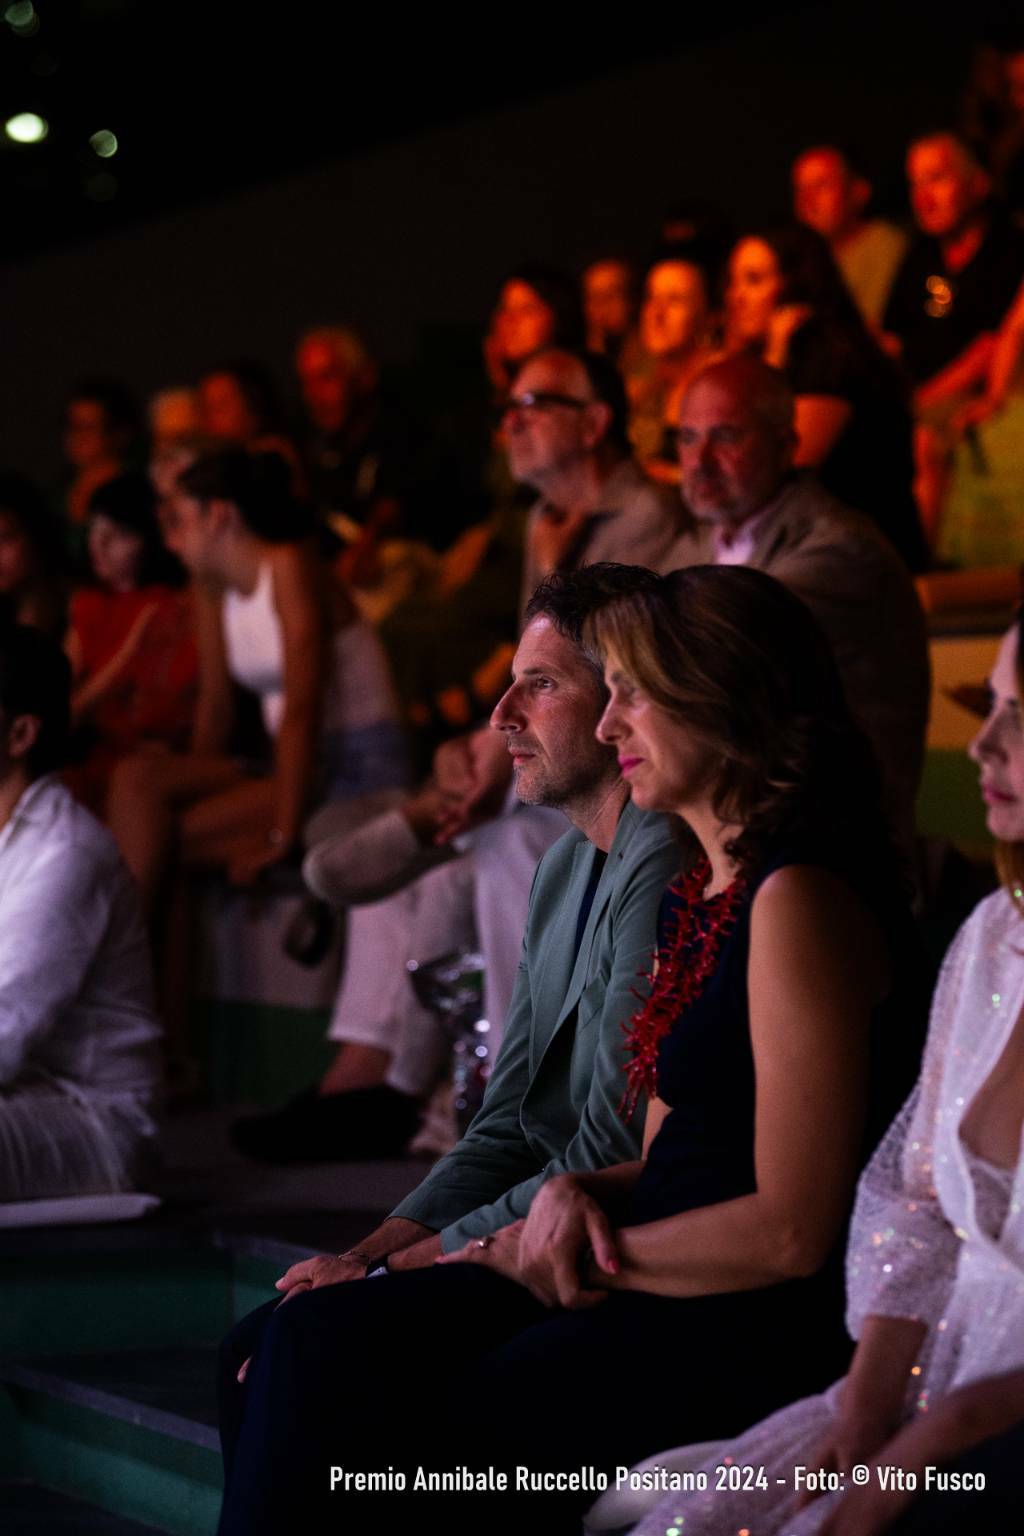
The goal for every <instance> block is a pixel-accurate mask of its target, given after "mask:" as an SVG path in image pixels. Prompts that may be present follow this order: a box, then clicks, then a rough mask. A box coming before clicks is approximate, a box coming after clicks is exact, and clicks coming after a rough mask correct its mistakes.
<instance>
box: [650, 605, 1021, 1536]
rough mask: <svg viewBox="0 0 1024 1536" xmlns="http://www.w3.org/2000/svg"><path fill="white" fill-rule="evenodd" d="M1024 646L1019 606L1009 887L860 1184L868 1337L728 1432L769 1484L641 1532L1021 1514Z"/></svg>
mask: <svg viewBox="0 0 1024 1536" xmlns="http://www.w3.org/2000/svg"><path fill="white" fill-rule="evenodd" d="M1020 643H1021V625H1020V623H1019V621H1018V623H1017V624H1016V625H1015V627H1014V629H1013V630H1012V631H1011V632H1010V634H1009V635H1007V637H1006V639H1005V640H1004V642H1003V645H1002V648H1001V649H1000V652H999V658H998V661H997V663H996V666H995V670H994V671H993V674H992V707H991V713H990V714H989V717H988V720H987V721H986V723H985V726H984V727H983V729H982V731H981V733H980V734H979V735H978V736H977V737H976V739H975V741H974V743H973V745H972V747H971V755H972V757H974V759H975V761H976V762H977V763H978V764H979V766H980V768H981V781H982V790H983V793H984V795H985V799H986V802H987V805H988V825H989V830H990V831H991V832H992V834H993V836H994V837H996V838H997V839H998V844H997V847H998V855H997V862H998V864H999V868H1000V872H1001V875H1002V879H1003V889H1002V890H1000V891H997V892H996V894H995V895H993V896H989V897H988V898H987V899H986V900H985V901H983V902H982V903H981V905H980V906H979V907H978V908H977V909H976V910H975V911H974V913H973V914H972V915H971V917H970V918H969V919H968V920H967V922H966V923H965V924H964V926H963V928H962V929H961V930H960V933H959V934H958V935H957V937H956V939H955V941H954V943H953V947H952V949H951V950H950V952H949V954H948V955H947V956H946V960H945V964H944V965H943V969H942V974H941V976H940V979H939V984H938V988H937V990H936V993H935V998H934V1001H933V1004H932V1014H931V1028H930V1031H929V1036H928V1045H927V1048H926V1051H925V1056H924V1063H923V1066H922V1070H921V1076H920V1080H919V1082H918V1085H917V1088H916V1089H915V1091H914V1093H913V1095H912V1097H911V1098H910V1100H909V1101H908V1103H907V1104H906V1105H905V1107H904V1108H903V1110H902V1111H901V1113H900V1114H899V1115H898V1117H897V1118H896V1120H895V1122H894V1124H893V1125H892V1127H891V1129H890V1130H889V1132H888V1134H887V1135H886V1137H885V1139H884V1140H883V1141H882V1143H881V1145H880V1147H879V1148H878V1150H877V1152H876V1153H875V1155H874V1157H873V1158H872V1160H871V1163H870V1165H869V1166H868V1168H867V1170H866V1171H865V1173H864V1175H863V1177H862V1178H861V1181H860V1188H859V1191H858V1198H857V1203H856V1207H855V1211H854V1217H853V1225H852V1229H851V1233H850V1241H849V1248H848V1252H847V1269H846V1273H847V1319H848V1323H849V1327H850V1331H851V1333H852V1334H853V1336H854V1338H856V1339H857V1348H856V1351H855V1353H854V1356H853V1360H852V1362H851V1365H850V1369H849V1371H848V1373H847V1375H846V1376H845V1377H844V1378H843V1380H841V1381H838V1382H836V1383H835V1385H834V1386H832V1387H830V1388H829V1390H828V1391H827V1392H825V1393H824V1394H823V1395H822V1396H820V1397H810V1398H805V1399H803V1400H802V1401H800V1402H795V1403H792V1404H791V1405H790V1406H789V1407H788V1408H783V1409H782V1410H781V1412H779V1413H777V1414H775V1415H774V1416H773V1417H772V1418H770V1419H767V1420H766V1421H765V1422H764V1423H761V1424H755V1426H754V1427H753V1428H752V1429H750V1430H748V1431H747V1433H746V1434H744V1435H741V1436H740V1438H739V1439H738V1440H735V1441H732V1442H730V1443H726V1444H724V1445H719V1446H717V1447H716V1449H715V1455H714V1458H713V1462H714V1464H715V1465H718V1464H720V1463H722V1462H723V1461H725V1460H726V1459H729V1460H731V1461H732V1462H734V1463H735V1464H736V1465H738V1466H743V1465H752V1466H758V1467H764V1468H765V1471H766V1473H767V1488H766V1489H765V1490H764V1491H762V1492H758V1491H757V1490H756V1489H750V1488H748V1489H746V1490H745V1491H743V1492H732V1493H730V1492H727V1491H725V1490H721V1489H720V1490H719V1491H717V1492H714V1493H712V1492H711V1491H709V1492H707V1493H706V1494H703V1495H697V1494H683V1495H680V1494H678V1493H673V1494H672V1496H671V1498H670V1499H668V1500H665V1501H662V1502H659V1504H658V1505H657V1506H656V1508H655V1509H653V1510H652V1511H651V1513H650V1514H649V1515H648V1516H647V1518H645V1519H644V1520H643V1521H642V1523H641V1524H640V1526H639V1527H637V1528H636V1532H635V1536H663V1533H664V1531H665V1529H666V1520H669V1521H670V1523H671V1524H673V1525H676V1526H678V1527H680V1528H682V1529H685V1530H686V1531H687V1532H689V1531H693V1532H694V1533H699V1536H732V1533H733V1532H735V1531H736V1530H737V1528H738V1527H740V1526H744V1525H746V1526H749V1527H750V1528H751V1529H752V1530H756V1531H757V1532H758V1533H759V1536H781V1533H782V1532H785V1536H809V1533H811V1532H814V1531H819V1530H821V1529H822V1528H823V1527H825V1526H827V1529H828V1531H829V1532H835V1533H836V1536H839V1533H840V1532H849V1533H850V1536H854V1533H856V1536H869V1533H873V1532H881V1531H882V1530H886V1531H889V1530H892V1531H893V1532H900V1533H906V1536H910V1533H911V1532H914V1533H918V1536H923V1533H926V1532H927V1533H928V1536H934V1533H953V1532H956V1533H957V1536H960V1533H961V1532H966V1531H970V1532H971V1536H988V1533H995V1532H1003V1531H1005V1530H1007V1529H1012V1527H1013V1524H1014V1523H1016V1520H1017V1517H1018V1515H1019V1509H1020V1457H1021V1450H1022V1447H1024V1257H1022V1254H1024V1248H1022V1244H1021V1226H1022V1217H1021V1204H1020V1200H1019V1198H1018V1194H1017V1191H1018V1189H1019V1181H1020V1170H1021V1157H1020V1142H1021V1117H1022V1115H1024V1077H1022V1073H1021V1060H1022V1041H1021V1033H1022V1028H1021V1017H1020V1008H1019V1002H1020V996H1021V990H1022V987H1024V965H1022V948H1021V902H1020V882H1021V876H1022V873H1024V737H1022V735H1021V729H1020V710H1021V704H1022V694H1024V677H1022V668H1021V655H1022V653H1021V650H1020ZM790 1347H791V1348H793V1349H794V1350H799V1349H800V1348H801V1347H802V1341H801V1340H800V1339H799V1338H797V1337H794V1338H793V1339H791V1341H790ZM701 1432H703V1430H701ZM856 1462H860V1463H866V1464H867V1466H868V1468H869V1470H870V1474H871V1475H870V1477H869V1478H868V1480H867V1482H866V1483H865V1485H864V1486H863V1487H854V1486H852V1484H851V1482H850V1476H849V1474H850V1471H851V1467H852V1466H853V1464H854V1463H856ZM798 1465H804V1466H807V1467H808V1468H811V1469H818V1468H823V1469H824V1470H825V1471H827V1472H830V1473H839V1474H842V1475H843V1476H844V1478H845V1486H844V1491H842V1492H838V1493H829V1494H827V1495H826V1496H825V1497H819V1498H815V1499H814V1501H813V1502H809V1500H810V1499H811V1498H813V1495H809V1494H807V1493H804V1494H803V1496H802V1497H801V1498H797V1497H795V1495H794V1486H793V1468H794V1467H795V1466H798ZM886 1466H889V1467H894V1468H899V1469H900V1471H901V1473H902V1474H903V1475H902V1476H901V1478H900V1480H899V1482H897V1481H895V1480H892V1481H891V1482H890V1483H889V1485H888V1486H885V1485H884V1484H883V1483H882V1481H881V1480H880V1478H879V1475H878V1473H879V1468H882V1467H886ZM691 1467H692V1470H693V1471H694V1472H696V1471H697V1470H698V1463H697V1462H692V1463H691ZM928 1468H933V1469H936V1470H937V1471H938V1472H941V1473H945V1472H947V1471H950V1470H952V1471H954V1472H964V1471H969V1472H974V1473H977V1472H981V1473H982V1474H983V1475H986V1474H987V1485H986V1486H984V1488H983V1490H982V1491H979V1490H977V1489H975V1488H973V1487H972V1488H971V1491H970V1492H968V1493H966V1494H964V1493H960V1494H957V1493H956V1492H951V1491H949V1489H946V1490H945V1491H940V1492H936V1484H937V1482H938V1480H937V1479H936V1480H935V1482H933V1483H932V1484H931V1489H930V1491H926V1490H927V1489H928V1488H929V1483H928V1480H926V1475H925V1474H926V1469H928ZM912 1479H916V1488H915V1483H914V1481H912ZM950 1486H951V1487H955V1485H950ZM968 1486H969V1485H968ZM801 1505H803V1506H805V1507H803V1508H802V1509H800V1508H799V1507H800V1506H801ZM908 1506H910V1508H909V1510H908ZM798 1509H799V1512H797V1510H798ZM1011 1515H1012V1517H1013V1518H1012V1519H1010V1518H1009V1517H1010V1516H1011ZM901 1517H902V1518H901Z"/></svg>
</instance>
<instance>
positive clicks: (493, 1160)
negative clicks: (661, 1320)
mask: <svg viewBox="0 0 1024 1536" xmlns="http://www.w3.org/2000/svg"><path fill="white" fill-rule="evenodd" d="M596 857H597V850H596V849H595V848H594V846H593V844H592V843H590V842H588V840H587V838H586V837H584V835H583V833H582V832H579V831H577V830H576V829H575V828H574V829H573V830H572V831H570V832H567V833H566V835H565V836H564V837H563V838H560V839H559V841H558V842H557V843H555V845H554V847H552V848H550V849H549V850H548V852H547V853H546V854H545V855H544V857H543V859H542V860H541V862H540V864H539V865H538V867H537V873H536V875H535V876H534V881H533V889H532V891H531V893H530V906H529V911H528V913H527V918H526V933H525V936H524V938H523V948H522V955H521V957H520V961H519V973H518V976H517V978H516V984H515V989H514V991H513V994H512V1002H511V1004H510V1006H509V1012H508V1016H507V1019H506V1021H505V1033H504V1038H503V1041H502V1045H501V1049H500V1051H499V1052H498V1059H497V1061H496V1062H495V1065H494V1071H493V1073H492V1075H491V1080H490V1082H489V1083H488V1085H487V1092H486V1093H485V1095H484V1101H483V1104H482V1105H481V1108H480V1111H479V1113H478V1114H477V1115H476V1117H475V1118H474V1120H473V1122H472V1124H471V1125H470V1127H469V1130H468V1131H467V1132H466V1134H465V1136H464V1137H463V1138H462V1140H461V1141H460V1142H459V1143H458V1145H457V1146H455V1147H454V1148H453V1149H452V1150H451V1152H449V1153H448V1154H447V1155H446V1156H445V1157H443V1158H441V1160H440V1162H438V1163H437V1164H435V1166H434V1167H433V1168H432V1169H431V1171H430V1173H429V1174H428V1175H427V1177H426V1178H425V1179H424V1180H423V1182H422V1184H420V1185H419V1187H418V1188H417V1189H415V1190H414V1191H413V1192H412V1194H411V1195H409V1196H408V1197H407V1199H405V1200H403V1201H402V1203H401V1205H399V1206H398V1208H397V1209H396V1210H395V1211H394V1212H393V1213H392V1214H393V1215H395V1216H404V1217H406V1218H407V1219H409V1220H411V1221H418V1222H422V1224H423V1225H424V1226H427V1227H431V1228H433V1229H434V1230H435V1231H440V1232H441V1240H442V1246H443V1248H444V1250H445V1252H446V1253H450V1252H451V1251H452V1250H453V1249H456V1248H460V1247H462V1245H463V1244H464V1243H466V1242H467V1241H468V1240H469V1239H470V1238H471V1237H480V1236H482V1235H483V1234H484V1233H486V1232H493V1231H496V1230H497V1229H498V1228H499V1227H504V1226H507V1225H508V1224H509V1223H510V1222H513V1221H518V1220H519V1218H520V1217H522V1216H525V1215H526V1213H527V1211H528V1210H529V1208H530V1201H531V1200H532V1199H533V1196H534V1195H535V1194H536V1192H537V1190H538V1189H539V1188H540V1186H541V1184H542V1183H543V1182H544V1180H545V1179H548V1178H551V1177H552V1175H554V1174H558V1173H566V1172H573V1171H582V1170H586V1169H594V1168H604V1167H607V1166H608V1165H610V1164H612V1163H622V1162H629V1161H631V1160H632V1159H634V1158H636V1157H637V1156H638V1155H639V1147H640V1141H641V1137H642V1133H643V1112H642V1109H638V1110H637V1113H636V1114H635V1115H634V1117H633V1121H632V1123H631V1124H630V1125H628V1126H627V1125H625V1124H624V1123H623V1121H622V1120H621V1118H620V1117H619V1114H618V1106H619V1103H620V1100H621V1098H622V1094H623V1090H624V1088H625V1076H624V1073H623V1066H624V1063H625V1061H626V1055H625V1052H624V1050H623V1041H624V1036H623V1029H622V1026H623V1024H625V1023H627V1022H628V1020H629V1019H630V1017H631V1015H632V1014H633V1013H634V1012H635V1010H636V1008H637V991H638V990H641V991H642V989H643V987H644V982H643V980H642V977H643V974H644V973H645V972H647V971H648V970H649V968H650V962H651V957H652V954H653V951H654V947H655V940H656V926H657V916H658V905H659V902H660V900H661V896H662V893H663V891H664V889H665V887H666V885H667V884H668V883H669V881H670V880H671V879H672V877H673V876H674V875H675V874H676V872H677V870H678V866H679V850H678V847H677V845H676V842H675V839H674V837H673V834H672V831H671V828H670V825H669V823H668V821H667V820H666V818H665V817H663V816H660V815H656V814H653V813H651V812H644V811H638V810H636V808H635V807H634V806H633V805H632V804H631V803H630V802H627V804H626V807H625V809H624V810H623V812H622V815H621V817H620V819H619V824H618V828H617V830H616V833H615V839H614V841H613V843H612V846H611V848H610V850H609V852H608V858H607V860H606V862H605V866H604V869H603V871H602V873H601V877H600V880H599V882H598V885H597V889H596V891H595V893H594V902H593V905H592V907H591V909H590V915H589V917H588V918H587V923H586V927H585V928H584V930H583V936H582V940H581V942H580V947H579V952H578V954H575V955H574V953H573V950H574V944H575V939H576V927H577V919H578V917H579V912H580V907H581V904H582V901H583V897H584V894H585V892H586V889H587V884H588V881H589V879H590V876H591V873H592V871H593V868H594V862H595V859H596Z"/></svg>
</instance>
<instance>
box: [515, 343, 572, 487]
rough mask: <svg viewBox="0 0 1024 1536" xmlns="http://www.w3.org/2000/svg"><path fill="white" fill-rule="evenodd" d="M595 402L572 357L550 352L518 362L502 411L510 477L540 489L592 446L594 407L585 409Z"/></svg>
mask: <svg viewBox="0 0 1024 1536" xmlns="http://www.w3.org/2000/svg"><path fill="white" fill-rule="evenodd" d="M552 396H556V397H557V398H556V399H552V398H550V397H552ZM545 397H547V398H545ZM517 402H520V403H517ZM593 403H594V398H593V391H592V390H591V388H590V384H589V381H588V379H587V376H586V373H585V372H584V370H583V368H582V367H581V366H580V364H579V363H578V362H576V360H575V359H574V358H571V357H562V356H560V355H559V354H558V353H554V352H552V353H547V354H545V355H544V356H542V357H535V358H533V359H532V360H531V361H530V362H528V363H526V364H525V365H524V366H523V367H522V368H520V370H519V372H518V373H517V374H516V377H515V379H514V381H513V383H512V388H511V390H510V391H509V397H508V405H507V408H506V410H505V413H504V415H503V417H502V431H503V434H504V440H505V450H506V452H507V454H508V464H509V469H510V470H511V472H512V476H513V478H514V479H516V480H518V481H521V482H522V483H523V484H525V485H532V486H534V487H535V488H536V489H537V490H543V489H544V487H545V486H546V485H547V484H548V482H549V481H550V479H551V478H552V477H553V476H557V475H558V474H560V473H561V472H562V471H563V470H565V469H566V468H568V467H569V466H570V465H571V464H573V463H574V462H576V461H577V460H578V459H579V458H581V457H582V456H584V455H586V454H587V453H588V452H589V451H590V449H591V448H592V447H593V446H594V438H595V434H594V430H593V419H592V412H589V411H588V410H587V406H588V405H593Z"/></svg>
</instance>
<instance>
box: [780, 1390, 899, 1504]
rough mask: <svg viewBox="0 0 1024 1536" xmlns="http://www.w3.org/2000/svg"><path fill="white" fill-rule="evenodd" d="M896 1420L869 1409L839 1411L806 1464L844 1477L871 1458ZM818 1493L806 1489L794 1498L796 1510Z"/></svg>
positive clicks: (891, 1429) (810, 1501) (884, 1442)
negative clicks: (866, 1410) (838, 1473)
mask: <svg viewBox="0 0 1024 1536" xmlns="http://www.w3.org/2000/svg"><path fill="white" fill-rule="evenodd" d="M897 1423H898V1419H897V1420H893V1419H892V1418H891V1417H889V1416H886V1417H884V1418H883V1417H882V1416H880V1415H877V1414H871V1413H869V1412H860V1411H852V1412H850V1413H842V1412H840V1413H839V1414H838V1415H837V1417H836V1418H835V1419H834V1420H833V1421H832V1424H831V1425H830V1426H829V1430H828V1433H827V1434H826V1435H825V1437H824V1439H822V1440H821V1441H819V1443H818V1444H817V1445H816V1446H815V1448H814V1451H813V1452H812V1454H811V1455H810V1456H809V1457H808V1458H807V1465H808V1467H809V1468H810V1469H811V1470H812V1471H815V1472H817V1471H818V1470H819V1469H820V1470H821V1471H822V1472H842V1473H845V1474H846V1476H847V1478H849V1474H850V1472H851V1470H852V1468H853V1467H855V1466H856V1465H857V1464H858V1463H860V1462H867V1461H870V1460H871V1458H872V1456H875V1455H876V1454H877V1453H878V1452H879V1451H880V1450H881V1448H882V1446H883V1445H885V1444H886V1442H887V1441H888V1439H889V1437H890V1435H891V1434H892V1433H893V1431H894V1430H895V1428H896V1425H897ZM819 1497H820V1494H819V1493H816V1492H810V1491H807V1490H805V1491H804V1492H803V1493H801V1494H800V1497H799V1498H798V1499H797V1502H796V1507H797V1509H803V1508H804V1507H805V1506H806V1505H808V1504H813V1502H814V1500H815V1499H817V1498H819Z"/></svg>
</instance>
